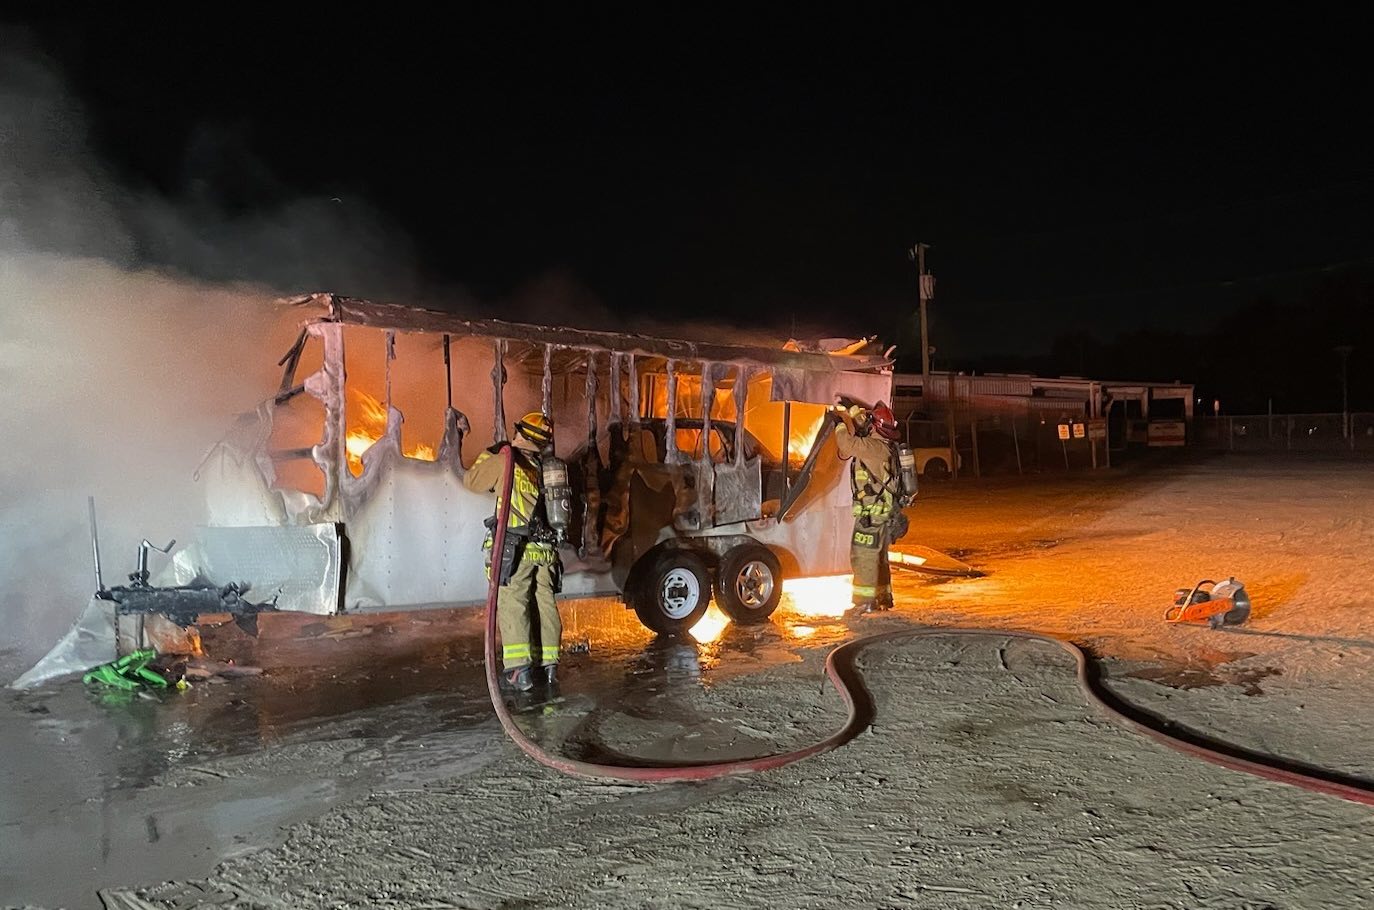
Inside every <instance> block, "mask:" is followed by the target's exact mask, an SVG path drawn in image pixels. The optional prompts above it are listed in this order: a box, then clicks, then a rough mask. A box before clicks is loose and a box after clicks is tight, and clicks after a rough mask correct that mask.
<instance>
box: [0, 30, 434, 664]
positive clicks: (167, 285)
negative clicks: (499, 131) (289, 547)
mask: <svg viewBox="0 0 1374 910" xmlns="http://www.w3.org/2000/svg"><path fill="white" fill-rule="evenodd" d="M23 45H24V39H23V36H16V35H13V34H0V389H3V393H4V394H3V399H0V681H5V680H7V679H9V678H12V677H13V676H15V675H17V674H18V672H19V671H21V670H22V669H23V668H24V666H26V665H27V664H28V663H30V662H31V661H32V660H33V659H34V658H36V657H37V656H39V655H41V654H42V653H43V651H45V650H46V649H47V648H48V647H49V646H50V645H51V644H53V643H54V642H55V641H56V640H57V639H58V638H59V637H60V636H61V634H62V633H63V632H64V631H65V629H66V628H67V627H68V626H69V625H70V623H71V622H72V621H73V620H74V619H75V617H76V616H77V614H78V613H79V612H80V610H81V609H82V608H83V606H84V604H85V601H86V600H87V598H88V597H89V594H90V591H91V589H92V587H93V582H92V569H91V555H90V544H89V534H88V523H87V515H86V497H87V496H88V495H93V496H95V497H96V504H97V509H98V511H99V518H100V534H101V549H102V555H103V557H104V563H105V565H104V568H105V577H106V583H107V584H110V583H121V582H123V581H124V579H125V576H126V575H127V574H128V573H129V572H131V571H132V570H133V568H134V565H133V563H134V558H135V551H136V548H137V544H138V542H139V540H141V539H142V538H143V537H144V536H147V537H149V538H151V539H153V540H154V541H156V542H158V543H166V541H167V539H168V538H171V537H176V538H178V539H179V540H188V539H189V538H190V537H191V535H192V533H193V531H194V527H195V525H196V524H197V523H198V522H200V521H201V505H200V501H201V493H200V491H199V490H198V489H197V488H196V487H195V485H194V483H193V481H192V474H193V472H194V471H195V468H196V466H197V464H198V463H199V461H200V459H201V458H202V456H203V455H204V453H205V451H206V450H207V448H208V447H209V446H210V445H211V444H213V443H214V442H215V441H216V440H217V439H218V438H220V436H222V435H223V433H224V432H225V431H226V430H227V429H228V427H229V426H230V423H231V421H232V418H233V416H234V415H235V414H237V413H240V412H242V411H245V410H249V409H251V408H252V407H254V406H255V405H256V404H257V403H258V401H260V400H261V399H262V398H264V397H266V396H267V395H268V394H269V393H270V392H271V391H272V390H273V389H274V388H275V383H276V381H277V380H278V378H279V372H278V368H277V367H276V361H277V359H278V358H279V357H280V356H281V354H282V353H283V352H284V351H285V350H286V348H287V347H288V346H289V345H290V342H291V341H292V339H293V338H294V332H295V324H294V323H295V319H294V318H293V316H292V314H283V313H281V312H280V311H278V310H276V309H274V307H273V305H272V303H271V301H272V300H273V299H275V298H276V297H278V296H281V295H284V294H288V293H296V292H299V291H303V290H316V289H322V288H328V289H333V288H339V289H347V290H355V289H358V288H363V289H365V290H367V291H368V292H371V291H375V290H378V289H379V288H381V287H382V284H381V282H389V283H390V285H389V286H390V287H391V288H393V289H394V290H392V293H404V292H405V291H406V290H407V288H408V287H412V285H409V284H408V283H407V282H408V278H407V262H408V257H407V254H406V249H405V245H404V244H403V243H397V242H396V241H395V237H396V235H395V233H394V232H389V231H384V230H382V229H380V228H377V227H375V226H374V225H376V224H377V223H379V222H378V221H377V220H376V219H373V218H370V217H367V216H365V215H364V214H357V215H353V216H351V217H348V218H340V217H338V216H337V214H336V213H337V211H338V208H339V206H340V205H341V204H344V205H348V206H350V211H354V212H357V211H359V209H358V207H357V206H356V204H354V203H342V202H336V201H334V200H333V199H298V200H296V201H294V202H292V203H291V204H290V205H288V206H286V207H284V208H281V209H278V210H276V211H271V212H265V213H259V214H255V215H254V216H252V217H251V218H229V217H226V216H223V215H220V214H218V213H216V212H215V211H213V210H211V209H207V208H206V207H205V206H203V205H201V206H195V207H186V206H180V205H178V204H176V203H175V202H174V201H169V200H167V199H163V198H157V197H152V196H148V195H142V196H140V195H135V194H134V193H132V192H131V191H129V190H127V189H122V188H120V187H119V186H118V185H117V183H116V181H114V180H112V179H111V178H110V177H109V176H108V174H107V173H106V172H105V170H104V169H103V168H102V167H100V166H99V165H98V163H97V162H96V161H95V160H94V158H93V156H92V155H91V154H90V152H89V151H88V147H87V145H86V141H85V130H84V126H83V120H82V117H81V112H80V110H79V108H78V106H77V104H76V103H75V102H74V101H73V99H72V98H71V97H70V95H69V94H68V93H67V92H66V91H65V90H64V87H63V85H62V82H61V78H60V76H59V75H58V74H57V73H56V72H55V70H54V68H53V67H52V66H51V65H49V64H48V63H47V62H46V61H44V60H43V58H42V57H41V56H40V55H37V54H35V53H33V52H32V50H31V49H29V48H27V47H25V46H23ZM150 262H156V263H158V264H159V267H158V268H157V269H154V268H151V267H149V266H148V265H147V263H150ZM186 275H200V276H205V275H211V276H216V277H218V276H225V277H226V278H228V277H233V278H237V279H238V282H235V283H231V282H229V281H228V280H226V281H223V282H216V283H213V284H212V283H208V282H206V281H203V280H195V279H192V278H188V277H185V276H186ZM398 276H399V280H398ZM249 282H252V283H249Z"/></svg>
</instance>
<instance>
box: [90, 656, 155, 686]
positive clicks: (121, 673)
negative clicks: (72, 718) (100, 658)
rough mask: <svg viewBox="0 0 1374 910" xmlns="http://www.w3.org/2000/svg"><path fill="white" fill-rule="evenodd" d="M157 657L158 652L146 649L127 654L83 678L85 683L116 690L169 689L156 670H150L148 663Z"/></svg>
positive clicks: (102, 665)
mask: <svg viewBox="0 0 1374 910" xmlns="http://www.w3.org/2000/svg"><path fill="white" fill-rule="evenodd" d="M155 657H157V651H155V650H153V649H152V648H144V649H142V650H138V651H134V652H132V653H129V654H125V655H124V656H123V657H121V658H119V659H118V660H112V661H110V662H109V663H107V664H101V665H100V666H98V667H96V668H95V669H94V670H91V671H90V672H89V673H87V674H86V675H85V676H83V677H81V681H82V682H83V683H92V682H98V683H100V684H102V685H106V686H111V687H113V688H116V689H127V690H133V689H140V688H143V687H144V686H152V687H153V688H156V689H165V688H167V680H166V679H164V678H163V677H162V675H161V674H160V673H158V672H156V671H155V670H149V669H148V663H149V662H150V661H152V659H153V658H155Z"/></svg>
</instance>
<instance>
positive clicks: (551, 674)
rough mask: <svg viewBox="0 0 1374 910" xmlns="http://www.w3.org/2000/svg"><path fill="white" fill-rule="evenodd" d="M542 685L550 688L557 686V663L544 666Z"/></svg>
mask: <svg viewBox="0 0 1374 910" xmlns="http://www.w3.org/2000/svg"><path fill="white" fill-rule="evenodd" d="M544 685H545V686H547V687H549V688H550V689H557V688H558V664H548V665H547V666H545V667H544Z"/></svg>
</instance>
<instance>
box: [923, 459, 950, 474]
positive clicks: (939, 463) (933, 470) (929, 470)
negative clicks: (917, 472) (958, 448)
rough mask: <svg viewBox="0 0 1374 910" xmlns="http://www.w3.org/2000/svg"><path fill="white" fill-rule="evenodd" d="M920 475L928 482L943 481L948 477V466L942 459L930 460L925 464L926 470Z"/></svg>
mask: <svg viewBox="0 0 1374 910" xmlns="http://www.w3.org/2000/svg"><path fill="white" fill-rule="evenodd" d="M921 473H922V476H924V477H926V478H928V479H930V480H944V479H945V478H946V477H948V476H949V465H948V464H946V463H945V460H944V459H943V458H939V457H936V458H932V459H931V460H930V461H927V462H926V469H925V470H924V471H922V472H921Z"/></svg>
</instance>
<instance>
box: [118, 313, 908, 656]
mask: <svg viewBox="0 0 1374 910" xmlns="http://www.w3.org/2000/svg"><path fill="white" fill-rule="evenodd" d="M290 304H291V305H292V307H293V308H294V309H295V311H297V312H299V313H301V314H303V317H304V318H303V319H302V327H301V330H300V333H299V336H298V337H297V339H296V342H295V344H294V345H292V347H291V348H290V350H288V351H287V352H286V354H285V355H284V356H283V357H282V358H281V360H280V362H279V365H280V366H281V367H282V375H281V382H280V385H279V386H278V388H277V389H276V391H275V392H274V393H272V394H271V395H270V396H269V397H268V398H267V399H266V400H265V401H264V402H263V403H262V404H261V405H260V406H259V407H258V408H257V409H256V410H255V411H253V412H251V413H248V414H245V415H242V416H241V417H240V418H239V420H238V421H237V422H236V424H235V425H234V426H233V427H232V429H231V430H230V431H229V432H228V434H227V435H226V436H225V438H224V439H223V440H222V441H221V442H220V443H218V444H217V445H216V446H214V447H213V449H212V450H211V451H210V452H209V453H208V454H207V456H206V458H205V459H204V461H203V462H202V463H201V465H200V466H199V468H198V469H197V471H196V479H197V481H198V482H199V483H201V484H203V486H204V489H205V495H206V505H207V513H206V514H207V516H208V521H207V526H205V527H203V528H200V529H199V532H198V538H197V540H196V541H195V542H193V543H192V544H191V545H190V546H188V547H186V548H184V549H181V550H180V551H178V552H177V553H176V554H175V555H174V557H173V559H172V561H171V564H170V565H169V566H168V567H167V569H166V570H165V571H163V572H162V573H161V574H160V575H159V576H158V578H157V579H156V583H157V585H160V586H166V587H176V588H182V589H186V588H196V587H202V588H212V589H222V588H224V587H226V586H228V585H242V584H246V585H247V588H246V590H247V591H250V592H251V596H252V599H254V600H257V601H263V602H269V603H270V605H271V606H272V607H274V608H275V610H276V611H281V612H284V613H290V614H296V615H314V616H315V617H316V623H315V624H316V625H318V617H319V616H320V615H324V616H330V617H351V618H353V619H354V621H355V622H356V621H359V620H360V618H362V617H366V616H368V615H377V614H394V613H397V612H406V613H412V612H413V611H425V610H453V609H455V608H462V607H465V606H470V605H475V604H478V603H480V602H482V600H483V599H484V597H485V594H486V584H487V581H486V575H485V571H484V563H483V559H482V555H481V543H482V538H483V535H484V533H485V527H484V524H483V523H484V521H485V520H486V519H488V518H489V517H490V515H491V511H492V505H491V500H490V498H489V497H484V496H481V495H478V494H475V493H471V492H469V491H468V490H466V489H465V488H464V487H463V483H462V477H463V474H464V471H465V468H466V466H468V465H471V463H472V461H473V459H475V458H476V456H477V455H478V453H479V452H480V451H481V450H482V449H484V448H486V447H487V446H488V445H491V444H492V443H497V442H501V441H503V440H505V438H506V434H507V428H508V426H509V419H508V415H512V414H514V415H519V414H521V413H525V412H528V411H542V412H543V413H545V414H547V415H549V416H550V417H551V418H552V420H553V422H554V425H555V427H556V454H557V455H558V456H559V457H560V458H561V459H563V460H564V461H565V462H566V463H567V464H568V466H569V472H568V473H569V478H570V483H571V485H572V487H573V493H574V497H573V527H572V529H571V533H570V535H569V540H568V542H567V543H566V544H565V545H564V547H563V548H562V556H563V560H564V565H565V576H564V582H563V594H562V596H563V597H565V598H567V597H582V596H600V595H617V594H618V595H621V596H622V597H623V598H624V600H625V603H626V604H627V606H628V607H630V608H633V609H634V611H635V612H636V614H637V615H638V617H639V619H640V620H641V621H642V622H643V624H644V625H645V626H647V627H648V628H650V629H652V630H654V631H656V632H659V633H676V632H682V631H685V630H688V629H690V628H691V627H692V626H693V625H694V624H695V623H696V622H697V621H698V620H699V619H700V618H701V617H702V615H703V614H704V613H705V612H706V609H707V607H708V605H709V604H710V602H711V600H712V599H713V597H714V599H715V600H716V602H717V603H718V604H719V606H720V608H721V609H722V610H723V611H725V612H726V613H727V614H728V615H729V616H730V617H731V618H732V619H734V620H735V621H736V622H741V623H751V622H762V621H765V620H766V619H767V618H768V616H769V615H770V614H771V613H772V612H773V610H774V609H775V608H776V607H777V605H778V601H779V599H780V597H781V593H782V583H783V580H784V579H788V578H800V577H815V576H825V575H835V574H842V573H847V572H848V558H849V526H850V524H851V517H850V490H849V480H848V472H847V471H846V470H845V464H844V462H842V461H841V460H840V459H839V457H838V455H837V453H836V450H835V443H834V441H833V437H832V436H831V433H830V429H831V423H830V421H829V420H827V418H826V410H827V407H828V406H829V405H831V404H833V403H834V402H835V401H836V400H837V398H839V397H848V398H852V399H858V400H862V401H876V400H878V399H885V400H886V399H890V392H891V382H892V376H891V362H890V360H889V359H888V358H887V357H886V356H885V355H884V354H883V353H882V352H881V350H880V349H879V348H877V346H876V342H874V341H873V340H871V339H865V340H860V341H857V342H844V341H832V342H829V343H822V344H819V345H817V346H815V347H813V348H811V349H802V346H800V345H798V344H797V343H795V342H789V343H788V344H787V345H786V346H784V347H780V348H769V347H762V346H749V345H736V344H730V343H697V342H689V341H680V340H671V339H664V338H652V337H646V336H642V335H634V334H620V333H612V332H595V331H583V330H576V329H570V328H562V327H549V326H538V325H525V324H518V323H511V322H503V321H497V320H469V319H463V318H459V317H457V316H453V315H449V314H444V313H439V312H433V311H429V310H425V309H419V308H416V307H410V306H399V305H392V304H378V303H371V302H368V301H364V300H359V299H354V298H349V297H342V296H337V295H333V294H314V295H310V296H306V297H302V298H299V299H296V300H293V301H290ZM267 615H268V614H266V613H262V614H260V615H259V618H264V617H266V616H267ZM167 625H169V624H168V623H160V624H159V628H162V629H163V630H164V633H165V631H166V626H167ZM254 634H256V632H255V633H254ZM147 637H148V636H147V635H146V633H145V631H144V628H143V624H142V623H140V624H139V632H138V634H137V638H138V639H139V640H138V641H136V642H134V644H136V645H141V644H144V643H145V641H144V639H145V638H147ZM152 637H153V638H156V636H152ZM164 637H165V635H164ZM194 637H195V636H194V633H193V638H194ZM151 643H152V644H154V645H158V646H162V645H165V644H166V643H165V642H164V643H162V644H160V643H159V642H158V641H156V640H154V641H152V642H151ZM191 644H192V648H193V650H194V649H198V647H199V641H198V640H196V641H193V642H192V643H191Z"/></svg>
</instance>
